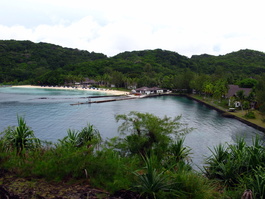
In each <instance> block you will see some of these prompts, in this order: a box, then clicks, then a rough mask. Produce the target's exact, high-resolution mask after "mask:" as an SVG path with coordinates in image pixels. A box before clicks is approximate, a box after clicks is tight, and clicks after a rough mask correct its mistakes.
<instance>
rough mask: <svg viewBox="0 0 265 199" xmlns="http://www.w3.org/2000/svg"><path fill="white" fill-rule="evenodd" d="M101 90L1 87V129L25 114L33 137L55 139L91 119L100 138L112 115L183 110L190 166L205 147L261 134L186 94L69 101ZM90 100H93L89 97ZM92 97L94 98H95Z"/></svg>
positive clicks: (112, 125) (112, 131) (113, 132)
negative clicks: (182, 95)
mask: <svg viewBox="0 0 265 199" xmlns="http://www.w3.org/2000/svg"><path fill="white" fill-rule="evenodd" d="M93 95H103V94H102V93H99V92H93V91H86V90H84V91H80V90H55V89H36V88H12V87H7V88H0V132H2V131H3V130H4V129H5V128H6V127H7V126H12V125H17V115H20V116H24V118H25V120H26V122H27V125H28V126H30V127H31V128H32V130H33V131H34V132H35V135H36V137H38V138H40V139H42V140H47V141H52V142H56V141H57V140H58V139H62V138H63V137H64V136H65V135H66V134H67V129H76V130H80V129H82V128H83V127H85V126H86V124H87V123H90V124H93V125H94V126H95V127H96V128H97V129H98V130H99V131H100V133H101V136H102V137H103V138H104V139H107V138H112V137H114V136H118V135H119V133H118V127H119V125H120V124H119V123H117V122H116V121H115V115H117V114H127V113H129V112H130V111H139V112H143V113H145V112H148V113H152V114H154V115H157V116H160V117H163V116H165V115H167V116H169V117H176V116H179V115H182V118H181V122H182V123H186V124H188V127H192V128H194V130H193V131H192V132H191V133H189V134H188V135H186V139H185V144H186V145H187V146H189V147H191V149H192V153H193V154H192V155H191V157H192V161H193V164H194V165H199V166H201V165H202V163H203V161H204V157H206V156H209V155H210V151H209V148H212V147H213V146H216V145H218V144H219V143H230V144H233V143H235V141H236V139H237V137H239V136H243V137H245V139H246V141H247V142H248V143H251V142H252V137H253V136H255V135H257V134H258V135H260V136H261V137H262V138H263V139H264V134H263V133H262V132H260V131H258V130H256V129H254V128H252V127H250V126H247V125H246V124H243V123H241V122H239V121H237V120H235V119H231V118H224V117H222V116H221V115H220V114H219V113H218V112H217V111H215V110H212V109H210V108H208V107H206V106H205V105H202V104H200V103H198V102H196V101H193V100H191V99H188V98H185V97H177V96H161V97H152V98H142V99H133V100H125V101H116V102H108V103H99V104H85V105H78V106H71V105H70V104H72V103H77V102H85V101H86V100H87V99H85V97H89V96H93ZM92 100H93V99H92ZM95 100H96V99H95Z"/></svg>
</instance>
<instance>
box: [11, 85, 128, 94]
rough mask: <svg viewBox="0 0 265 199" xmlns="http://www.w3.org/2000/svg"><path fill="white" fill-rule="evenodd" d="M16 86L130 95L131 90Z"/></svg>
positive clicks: (20, 86) (31, 86)
mask: <svg viewBox="0 0 265 199" xmlns="http://www.w3.org/2000/svg"><path fill="white" fill-rule="evenodd" d="M12 87H14V88H38V89H57V90H81V91H87V92H91V91H92V92H101V93H106V94H108V95H128V94H129V92H126V91H118V90H110V89H98V90H95V89H89V88H87V89H84V88H72V87H63V86H61V87H60V86H58V87H48V86H46V87H44V86H34V85H18V86H12Z"/></svg>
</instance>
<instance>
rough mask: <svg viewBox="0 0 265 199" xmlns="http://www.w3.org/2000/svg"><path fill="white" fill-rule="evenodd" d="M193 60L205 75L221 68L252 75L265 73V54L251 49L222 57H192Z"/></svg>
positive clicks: (205, 55) (204, 55)
mask: <svg viewBox="0 0 265 199" xmlns="http://www.w3.org/2000/svg"><path fill="white" fill-rule="evenodd" d="M191 60H192V61H193V63H195V64H196V65H198V67H199V68H200V70H201V71H202V72H203V73H213V72H215V70H220V68H223V69H225V70H228V71H231V72H234V73H235V72H236V73H238V72H239V73H244V74H250V75H251V74H259V73H264V72H265V53H263V52H259V51H254V50H249V49H246V50H240V51H237V52H232V53H229V54H226V55H220V56H212V55H207V54H203V55H198V56H192V57H191Z"/></svg>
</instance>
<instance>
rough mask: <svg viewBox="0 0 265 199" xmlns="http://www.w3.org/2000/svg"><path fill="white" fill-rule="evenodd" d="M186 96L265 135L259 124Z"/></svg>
mask: <svg viewBox="0 0 265 199" xmlns="http://www.w3.org/2000/svg"><path fill="white" fill-rule="evenodd" d="M184 96H186V97H188V98H190V99H193V100H195V101H197V102H199V103H202V104H204V105H205V106H208V107H209V108H212V109H214V110H216V111H218V112H219V113H221V114H222V116H223V117H229V118H234V119H236V120H238V121H240V122H242V123H244V124H247V125H248V126H251V127H253V128H255V129H257V130H259V131H262V132H263V133H265V128H264V127H263V126H260V125H258V124H255V123H253V122H251V121H249V120H247V119H244V118H241V117H238V116H236V115H235V114H233V113H230V112H228V111H226V110H222V109H220V108H218V107H216V106H214V105H211V104H209V103H207V102H205V101H202V100H199V99H197V98H195V97H193V96H191V95H184Z"/></svg>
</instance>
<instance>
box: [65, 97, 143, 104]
mask: <svg viewBox="0 0 265 199" xmlns="http://www.w3.org/2000/svg"><path fill="white" fill-rule="evenodd" d="M102 97H106V96H102ZM115 97H117V95H116V96H115ZM90 98H99V97H88V101H86V102H78V103H75V104H70V105H72V106H73V105H82V104H94V103H105V102H116V101H122V100H130V99H139V97H123V98H115V99H106V100H97V101H91V100H90Z"/></svg>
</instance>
